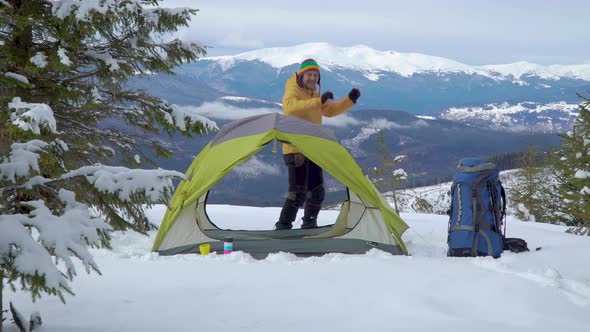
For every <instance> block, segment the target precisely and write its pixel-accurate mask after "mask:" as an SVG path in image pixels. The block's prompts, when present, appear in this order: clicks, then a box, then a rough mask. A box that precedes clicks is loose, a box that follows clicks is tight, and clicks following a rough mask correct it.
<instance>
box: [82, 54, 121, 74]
mask: <svg viewBox="0 0 590 332" xmlns="http://www.w3.org/2000/svg"><path fill="white" fill-rule="evenodd" d="M86 55H88V56H89V57H92V58H94V59H98V60H101V61H102V62H104V63H105V65H107V66H108V67H109V71H117V70H119V69H120V67H119V63H126V61H124V60H117V59H115V58H113V56H112V55H111V54H110V53H109V52H107V51H101V52H98V51H95V50H89V51H86Z"/></svg>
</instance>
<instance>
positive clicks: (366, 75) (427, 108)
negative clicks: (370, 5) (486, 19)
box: [129, 43, 590, 132]
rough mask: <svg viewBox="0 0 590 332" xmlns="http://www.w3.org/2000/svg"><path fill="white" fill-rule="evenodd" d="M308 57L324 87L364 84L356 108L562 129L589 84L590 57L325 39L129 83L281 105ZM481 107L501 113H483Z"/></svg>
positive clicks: (192, 99)
mask: <svg viewBox="0 0 590 332" xmlns="http://www.w3.org/2000/svg"><path fill="white" fill-rule="evenodd" d="M308 57H313V58H315V59H316V60H317V61H318V62H319V64H320V66H321V68H322V72H321V74H322V77H321V83H322V84H321V86H322V90H323V91H327V90H330V91H333V92H334V94H335V95H336V98H341V97H343V96H345V95H346V94H347V93H348V91H349V90H350V88H351V87H359V88H360V89H361V91H362V97H361V98H360V99H359V101H358V105H357V106H356V107H355V108H356V109H383V110H402V111H405V112H408V113H412V114H417V115H430V116H435V117H441V118H444V119H448V120H451V121H455V120H458V121H461V122H467V123H471V124H472V125H474V124H477V125H489V126H490V127H492V128H498V127H504V126H507V125H508V126H511V127H513V128H512V129H513V130H517V129H519V128H523V127H527V130H530V128H528V127H532V128H533V129H534V130H538V131H543V132H558V131H561V130H563V129H564V128H568V127H571V121H572V120H573V119H574V118H575V117H574V116H573V115H571V113H575V111H576V110H575V108H576V106H575V105H577V104H578V103H579V102H580V101H581V100H580V98H579V97H578V96H577V93H581V94H584V93H585V92H587V91H590V64H581V65H567V66H564V65H550V66H541V65H537V64H532V63H527V62H517V63H513V64H502V65H486V66H469V65H466V64H462V63H460V62H457V61H453V60H450V59H445V58H441V57H436V56H429V55H424V54H417V53H399V52H394V51H378V50H375V49H372V48H369V47H368V46H364V45H358V46H352V47H336V46H333V45H330V44H326V43H308V44H301V45H296V46H293V47H282V48H266V49H261V50H256V51H251V52H246V53H242V54H238V55H234V56H220V57H205V58H202V59H200V60H198V61H197V62H194V63H189V64H185V65H183V66H181V67H179V68H177V70H176V73H177V75H176V76H172V77H171V76H166V75H153V76H151V77H147V78H134V79H132V80H130V82H129V85H130V86H131V87H135V88H141V89H145V90H148V92H150V93H152V94H154V95H156V96H159V97H162V98H164V99H167V100H168V101H170V102H172V103H175V104H180V105H193V106H199V105H202V104H204V103H206V102H214V101H217V102H220V103H223V104H230V105H233V106H236V107H243V108H253V107H272V108H275V107H280V102H281V99H282V95H283V88H284V83H285V81H286V80H287V79H288V78H289V77H290V76H291V75H292V74H293V73H294V72H296V71H297V70H298V68H299V63H300V61H301V60H303V59H305V58H308ZM228 96H230V98H228ZM232 98H233V99H232ZM483 112H487V113H497V114H491V115H489V116H488V115H486V116H483V117H482V116H481V115H482V114H483ZM459 113H461V114H462V115H459ZM488 119H489V120H488ZM476 120H477V121H476Z"/></svg>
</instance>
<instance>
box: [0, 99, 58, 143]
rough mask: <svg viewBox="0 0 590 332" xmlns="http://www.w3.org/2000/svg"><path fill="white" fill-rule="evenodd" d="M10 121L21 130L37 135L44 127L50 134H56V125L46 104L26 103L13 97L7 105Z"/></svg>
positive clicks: (51, 111)
mask: <svg viewBox="0 0 590 332" xmlns="http://www.w3.org/2000/svg"><path fill="white" fill-rule="evenodd" d="M8 108H9V109H10V110H14V111H12V112H10V121H12V124H13V125H15V126H18V127H19V128H21V129H22V130H25V131H29V130H30V131H32V132H34V133H35V134H37V135H40V134H41V128H42V127H45V128H47V129H49V130H50V131H51V132H52V133H55V132H57V124H56V122H55V117H54V116H53V110H52V109H51V107H49V105H47V104H39V103H26V102H23V101H21V99H20V97H14V98H13V99H12V101H11V102H9V103H8Z"/></svg>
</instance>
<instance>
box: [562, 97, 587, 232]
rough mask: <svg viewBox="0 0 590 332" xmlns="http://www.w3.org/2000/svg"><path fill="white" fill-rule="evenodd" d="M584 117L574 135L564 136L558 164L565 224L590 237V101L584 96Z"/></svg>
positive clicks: (575, 124) (581, 115) (579, 119)
mask: <svg viewBox="0 0 590 332" xmlns="http://www.w3.org/2000/svg"><path fill="white" fill-rule="evenodd" d="M580 97H581V98H582V99H583V100H584V101H583V102H582V103H581V104H580V115H579V117H578V119H576V121H575V123H574V129H573V131H572V132H569V133H567V134H563V135H560V136H561V137H562V142H563V144H562V146H561V148H560V149H559V151H558V154H557V158H556V161H555V163H554V169H555V176H556V177H557V179H558V182H559V186H558V188H557V189H558V190H557V193H556V195H557V198H558V199H559V200H560V201H559V205H560V211H559V212H560V213H559V214H558V215H557V217H559V218H560V219H561V220H562V221H564V222H566V223H567V224H569V225H573V226H575V227H574V228H572V229H571V231H572V232H574V233H576V234H583V235H590V230H589V228H590V100H589V99H587V98H584V97H583V96H580Z"/></svg>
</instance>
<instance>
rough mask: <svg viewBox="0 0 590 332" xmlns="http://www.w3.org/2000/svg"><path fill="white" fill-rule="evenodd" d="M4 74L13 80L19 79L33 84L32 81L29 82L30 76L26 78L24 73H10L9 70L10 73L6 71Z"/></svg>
mask: <svg viewBox="0 0 590 332" xmlns="http://www.w3.org/2000/svg"><path fill="white" fill-rule="evenodd" d="M4 76H5V77H8V78H11V79H13V80H16V81H19V82H21V83H24V84H31V83H29V79H28V78H26V77H25V76H23V75H20V74H17V73H10V72H9V73H5V74H4Z"/></svg>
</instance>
